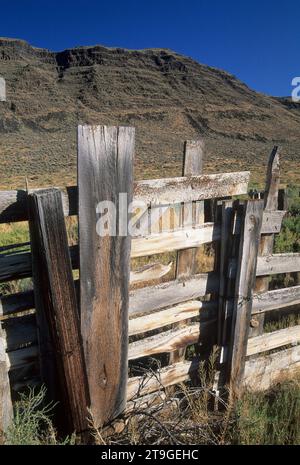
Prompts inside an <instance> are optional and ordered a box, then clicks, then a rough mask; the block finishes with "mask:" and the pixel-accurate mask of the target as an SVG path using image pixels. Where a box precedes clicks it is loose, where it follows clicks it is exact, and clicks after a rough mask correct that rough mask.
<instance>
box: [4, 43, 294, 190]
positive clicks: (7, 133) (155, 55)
mask: <svg viewBox="0 0 300 465" xmlns="http://www.w3.org/2000/svg"><path fill="white" fill-rule="evenodd" d="M0 75H1V76H3V77H4V78H5V79H6V82H7V102H5V103H3V102H1V104H0V166H1V172H2V176H1V186H2V187H3V186H7V187H8V186H9V185H11V186H15V185H17V184H18V186H24V177H25V176H27V177H28V180H29V184H30V186H32V187H33V186H36V185H38V184H40V185H41V184H44V185H45V184H49V183H53V182H54V183H59V184H62V183H63V182H66V183H72V182H74V179H75V177H76V126H77V124H78V123H97V124H118V125H133V126H135V127H136V130H137V135H136V178H146V177H148V178H149V177H157V176H162V175H163V176H167V175H174V174H179V173H180V170H181V168H180V167H181V158H182V143H183V141H184V140H185V139H188V138H197V137H199V136H202V137H205V139H206V142H207V161H206V171H207V172H208V171H234V170H236V169H242V168H245V169H249V168H251V169H253V170H254V171H255V176H254V180H258V179H260V175H261V173H263V170H262V169H261V166H262V165H264V164H265V162H266V158H267V155H268V153H269V151H270V149H271V148H272V146H273V145H274V144H280V145H282V146H283V154H284V161H283V168H284V179H285V181H287V180H288V179H289V178H291V179H292V178H293V180H294V181H295V180H296V181H299V179H298V178H300V174H299V173H298V175H297V173H296V171H297V166H298V168H299V163H300V106H298V104H293V103H292V102H290V101H289V99H281V98H280V99H279V98H272V97H268V96H266V95H263V94H259V93H257V92H254V91H252V90H251V89H249V88H248V87H247V86H246V85H245V84H243V83H242V82H241V81H239V80H237V79H236V78H235V77H234V76H232V75H230V74H228V73H226V72H224V71H220V70H218V69H215V68H211V67H208V66H205V65H201V64H199V63H197V62H195V61H193V60H192V59H190V58H186V57H184V56H181V55H178V54H177V53H175V52H173V51H170V50H160V49H159V50H158V49H149V50H139V51H131V50H124V49H116V48H114V49H112V48H105V47H102V46H94V47H78V48H74V49H70V50H65V51H62V52H57V53H56V52H51V51H49V50H44V49H38V48H34V47H32V46H30V45H29V44H28V43H26V42H24V41H21V40H12V39H5V38H3V39H0ZM298 171H299V169H298ZM297 176H298V177H297Z"/></svg>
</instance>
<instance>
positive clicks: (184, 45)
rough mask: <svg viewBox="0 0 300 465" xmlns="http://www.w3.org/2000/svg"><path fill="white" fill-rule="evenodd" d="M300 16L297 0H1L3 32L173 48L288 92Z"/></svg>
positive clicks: (299, 67) (299, 63) (55, 40)
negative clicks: (283, 0) (282, 0)
mask: <svg viewBox="0 0 300 465" xmlns="http://www.w3.org/2000/svg"><path fill="white" fill-rule="evenodd" d="M299 24H300V2H299V0H292V1H285V2H279V1H270V0H269V1H264V0H260V1H258V0H252V1H250V0H246V1H243V0H240V1H237V0H235V1H233V0H224V1H219V0H214V1H213V0H211V1H209V0H198V1H197V0H186V1H183V0H180V1H179V0H173V1H171V0H165V1H164V0H161V1H157V0H152V1H148V0H139V1H137V0H127V1H121V0H114V1H111V2H109V1H107V0H106V1H101V0H89V1H83V0H77V1H76V0H73V1H69V0H66V1H64V0H61V1H57V0H51V1H47V2H45V1H35V0H26V1H25V0H22V1H21V0H9V1H8V0H5V1H3V0H0V36H3V37H16V38H22V39H25V40H27V41H28V42H30V43H31V44H33V45H35V46H38V47H46V48H49V49H52V50H63V49H65V48H68V47H74V46H78V45H95V44H102V45H107V46H112V47H113V46H118V47H125V48H133V49H136V48H137V49H139V48H151V47H156V48H170V49H173V50H175V51H177V52H179V53H182V54H184V55H187V56H190V57H193V58H194V59H196V60H197V61H200V62H201V63H204V64H208V65H210V66H215V67H218V68H222V69H225V70H226V71H229V72H231V73H233V74H234V75H236V76H237V77H238V78H240V79H241V80H242V81H244V82H246V84H248V85H249V86H250V87H251V88H253V89H255V90H258V91H261V92H265V93H267V94H271V95H290V94H291V90H292V86H291V80H292V78H293V77H295V76H300V60H299V55H300V27H299ZM0 71H1V69H0Z"/></svg>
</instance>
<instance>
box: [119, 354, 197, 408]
mask: <svg viewBox="0 0 300 465" xmlns="http://www.w3.org/2000/svg"><path fill="white" fill-rule="evenodd" d="M198 369H199V362H198V361H197V360H196V359H194V360H193V361H182V362H179V363H176V364H174V365H169V366H167V367H165V368H162V369H160V370H158V372H156V373H147V374H146V375H145V376H136V377H134V378H129V380H128V388H127V399H128V401H130V400H132V399H134V398H137V397H140V396H142V395H147V394H151V393H152V392H155V391H158V390H160V389H161V388H162V387H164V388H166V387H168V386H171V385H173V384H179V383H182V382H183V381H186V380H188V379H189V378H190V377H191V376H193V375H194V374H195V373H196V372H197V371H198Z"/></svg>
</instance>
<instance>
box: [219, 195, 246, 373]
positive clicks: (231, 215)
mask: <svg viewBox="0 0 300 465" xmlns="http://www.w3.org/2000/svg"><path fill="white" fill-rule="evenodd" d="M221 215H222V219H221V224H222V225H221V247H220V285H219V311H218V345H219V346H220V348H221V351H220V363H221V364H222V363H223V362H224V358H225V350H226V346H227V344H228V319H229V317H230V316H231V314H230V315H229V303H230V302H231V300H232V297H233V282H232V281H233V280H232V279H230V278H229V277H228V276H227V270H228V266H229V260H230V259H231V255H232V254H235V253H236V249H237V247H236V245H235V243H236V242H237V241H238V237H237V235H236V236H235V237H234V236H233V228H234V225H235V221H234V220H235V218H236V210H235V208H234V202H233V201H229V200H228V201H225V202H223V204H222V213H221ZM238 218H239V220H240V217H238ZM239 223H240V226H239V229H241V221H239ZM231 313H232V312H231ZM221 371H222V370H221Z"/></svg>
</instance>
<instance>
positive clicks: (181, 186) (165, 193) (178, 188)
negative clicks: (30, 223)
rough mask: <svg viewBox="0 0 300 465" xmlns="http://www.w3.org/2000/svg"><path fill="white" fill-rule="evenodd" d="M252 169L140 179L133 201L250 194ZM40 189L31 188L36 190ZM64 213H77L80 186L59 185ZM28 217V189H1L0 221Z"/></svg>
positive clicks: (9, 221)
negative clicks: (250, 170) (249, 184)
mask: <svg viewBox="0 0 300 465" xmlns="http://www.w3.org/2000/svg"><path fill="white" fill-rule="evenodd" d="M249 178H250V172H249V171H245V172H243V171H241V172H238V173H224V174H210V175H203V176H195V177H187V178H166V179H154V180H146V181H138V182H136V183H135V184H134V201H135V202H145V204H146V205H153V204H163V203H167V204H168V203H181V202H184V201H186V202H191V201H194V200H204V199H209V198H218V197H227V196H230V195H240V194H246V193H247V186H248V182H249ZM36 190H38V189H35V190H31V191H30V192H35V191H36ZM60 190H61V191H62V194H63V195H62V201H63V206H64V214H65V216H68V215H76V214H77V212H78V199H77V195H78V191H77V186H69V187H66V188H65V189H64V188H60ZM26 220H28V211H27V192H26V191H25V190H11V191H0V223H12V222H16V221H26Z"/></svg>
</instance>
